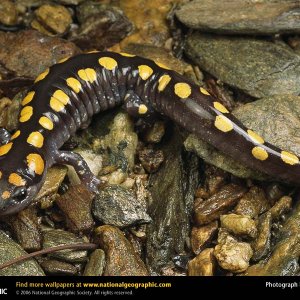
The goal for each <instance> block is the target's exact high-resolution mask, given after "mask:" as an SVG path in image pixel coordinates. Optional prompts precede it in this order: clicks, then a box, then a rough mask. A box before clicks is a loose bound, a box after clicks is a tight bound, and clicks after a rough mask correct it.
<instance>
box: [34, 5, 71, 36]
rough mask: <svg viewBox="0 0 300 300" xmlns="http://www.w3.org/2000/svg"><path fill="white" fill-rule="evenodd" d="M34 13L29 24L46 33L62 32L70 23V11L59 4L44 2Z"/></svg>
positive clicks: (65, 30) (64, 31)
mask: <svg viewBox="0 0 300 300" xmlns="http://www.w3.org/2000/svg"><path fill="white" fill-rule="evenodd" d="M34 14H35V17H36V19H35V20H33V21H32V23H31V26H32V27H33V28H34V29H37V30H38V31H40V32H42V33H45V34H46V35H54V34H64V33H66V32H67V30H68V29H69V27H70V26H71V23H72V16H71V14H70V11H69V10H68V9H67V8H65V7H64V6H61V5H53V4H44V5H42V6H40V7H39V8H38V9H36V10H35V11H34Z"/></svg>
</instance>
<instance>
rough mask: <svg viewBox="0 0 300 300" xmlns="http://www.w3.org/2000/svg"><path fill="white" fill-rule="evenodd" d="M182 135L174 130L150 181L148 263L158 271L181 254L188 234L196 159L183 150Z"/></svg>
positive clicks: (194, 185)
mask: <svg viewBox="0 0 300 300" xmlns="http://www.w3.org/2000/svg"><path fill="white" fill-rule="evenodd" d="M182 140H183V139H182V136H181V133H180V132H179V131H178V130H176V131H175V132H174V133H173V135H172V136H171V138H170V140H168V141H167V142H166V143H165V144H164V146H163V147H162V151H163V152H164V153H168V156H167V157H166V160H165V162H164V164H163V165H162V166H161V168H160V169H159V170H158V171H157V172H156V173H154V174H152V175H151V177H150V181H149V191H150V193H151V196H152V200H151V202H150V206H149V209H148V212H149V215H150V217H151V218H152V220H153V222H152V223H151V224H149V225H148V226H147V242H146V254H147V263H148V265H149V267H150V268H152V269H153V270H154V271H155V272H157V273H160V272H161V270H162V268H164V267H166V266H167V265H168V264H169V263H170V261H171V259H172V257H174V256H175V255H177V254H178V253H180V254H184V251H185V244H186V240H187V238H188V236H189V234H190V228H189V226H190V224H189V223H190V221H189V219H190V216H191V212H192V206H193V201H194V193H195V190H196V187H197V185H198V183H199V160H198V158H197V157H196V156H195V155H193V154H191V153H182Z"/></svg>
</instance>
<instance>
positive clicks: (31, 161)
mask: <svg viewBox="0 0 300 300" xmlns="http://www.w3.org/2000/svg"><path fill="white" fill-rule="evenodd" d="M26 160H27V165H28V168H29V169H30V170H32V171H33V172H34V173H36V174H38V175H42V174H43V172H44V169H45V163H44V160H43V159H42V157H41V156H40V155H39V154H36V153H30V154H28V155H27V157H26Z"/></svg>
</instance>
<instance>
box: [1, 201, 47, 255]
mask: <svg viewBox="0 0 300 300" xmlns="http://www.w3.org/2000/svg"><path fill="white" fill-rule="evenodd" d="M7 219H8V222H9V224H10V226H11V228H12V232H13V234H14V236H15V237H16V239H17V241H18V243H19V244H20V246H21V247H22V248H23V249H24V250H26V251H29V252H33V251H37V250H40V249H41V246H42V235H41V231H40V225H39V220H38V216H37V212H36V209H34V208H32V207H28V208H27V209H24V210H22V211H21V212H19V213H18V214H17V215H13V216H10V217H9V218H7Z"/></svg>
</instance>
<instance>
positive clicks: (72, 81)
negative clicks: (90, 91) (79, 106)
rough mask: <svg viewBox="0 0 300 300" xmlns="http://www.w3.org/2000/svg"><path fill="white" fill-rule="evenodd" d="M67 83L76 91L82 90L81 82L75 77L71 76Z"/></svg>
mask: <svg viewBox="0 0 300 300" xmlns="http://www.w3.org/2000/svg"><path fill="white" fill-rule="evenodd" d="M66 81H67V85H68V86H69V87H70V88H71V89H72V90H73V91H74V92H75V93H79V92H80V90H81V83H80V82H79V81H78V80H77V79H75V78H73V77H70V78H68V79H67V80H66Z"/></svg>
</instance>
